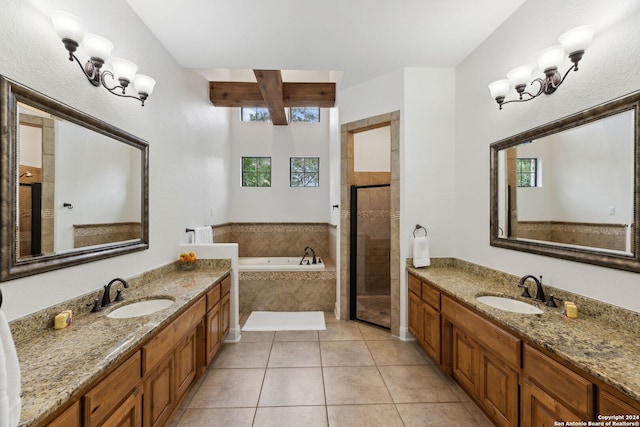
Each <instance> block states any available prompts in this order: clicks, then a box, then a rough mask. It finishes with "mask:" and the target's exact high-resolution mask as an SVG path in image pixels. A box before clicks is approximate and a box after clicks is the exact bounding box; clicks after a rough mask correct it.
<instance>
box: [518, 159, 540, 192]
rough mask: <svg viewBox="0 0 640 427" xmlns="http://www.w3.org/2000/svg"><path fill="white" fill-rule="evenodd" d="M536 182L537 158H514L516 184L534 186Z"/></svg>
mask: <svg viewBox="0 0 640 427" xmlns="http://www.w3.org/2000/svg"><path fill="white" fill-rule="evenodd" d="M537 182H538V159H531V158H520V159H516V185H517V186H518V187H536V186H537Z"/></svg>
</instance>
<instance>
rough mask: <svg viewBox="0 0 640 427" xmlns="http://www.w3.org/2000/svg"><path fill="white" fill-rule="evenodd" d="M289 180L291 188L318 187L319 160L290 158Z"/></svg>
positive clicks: (315, 158)
mask: <svg viewBox="0 0 640 427" xmlns="http://www.w3.org/2000/svg"><path fill="white" fill-rule="evenodd" d="M289 178H290V179H289V182H290V186H291V187H319V186H320V158H319V157H291V158H290V174H289Z"/></svg>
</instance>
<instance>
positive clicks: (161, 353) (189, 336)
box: [142, 298, 206, 427]
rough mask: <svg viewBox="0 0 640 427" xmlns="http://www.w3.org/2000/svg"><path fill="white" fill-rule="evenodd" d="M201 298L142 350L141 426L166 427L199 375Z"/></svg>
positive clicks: (202, 314) (203, 309) (202, 304)
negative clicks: (142, 421) (163, 426)
mask: <svg viewBox="0 0 640 427" xmlns="http://www.w3.org/2000/svg"><path fill="white" fill-rule="evenodd" d="M205 311H206V302H205V298H201V299H200V300H199V301H197V302H196V303H195V304H193V305H192V306H191V307H189V308H188V309H187V310H186V311H185V312H184V313H182V314H181V315H180V316H179V317H178V318H177V319H176V320H174V321H173V322H171V323H170V324H169V325H167V326H166V327H165V328H164V329H163V330H162V331H160V332H159V333H158V334H157V335H156V336H155V337H154V338H153V339H151V340H150V341H149V342H148V343H147V344H145V345H144V346H143V347H142V356H143V359H142V366H143V371H144V400H143V411H144V417H143V420H144V426H145V427H152V426H153V427H155V426H162V425H165V424H166V422H167V421H168V420H169V418H170V417H171V415H172V414H173V411H174V410H175V409H176V407H177V404H178V402H180V399H181V398H182V397H183V396H184V394H185V393H186V392H187V390H188V388H189V386H190V385H191V384H192V383H193V381H194V380H195V378H196V375H197V373H198V364H197V361H198V357H197V355H198V351H199V346H198V341H197V336H198V328H201V327H202V326H201V325H202V319H203V318H204V316H205Z"/></svg>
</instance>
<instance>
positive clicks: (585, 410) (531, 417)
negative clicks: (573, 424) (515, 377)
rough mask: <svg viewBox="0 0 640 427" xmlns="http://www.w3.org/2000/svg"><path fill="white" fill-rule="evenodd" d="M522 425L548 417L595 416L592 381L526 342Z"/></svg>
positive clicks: (570, 419) (566, 419)
mask: <svg viewBox="0 0 640 427" xmlns="http://www.w3.org/2000/svg"><path fill="white" fill-rule="evenodd" d="M522 374H523V382H522V425H523V426H532V427H535V426H539V425H541V424H540V422H541V421H543V420H545V419H552V418H554V419H556V420H564V421H580V420H583V421H584V420H592V419H593V416H594V408H593V396H594V394H593V393H594V388H593V383H592V382H591V381H589V380H587V379H586V378H584V377H582V376H581V375H579V374H578V373H576V372H574V371H573V370H571V369H569V368H567V367H565V366H564V365H562V364H560V363H558V362H557V361H555V360H554V359H552V358H551V357H549V356H547V355H545V354H543V353H542V352H540V351H538V350H537V349H535V348H533V347H532V346H530V345H528V344H525V345H524V351H523V357H522Z"/></svg>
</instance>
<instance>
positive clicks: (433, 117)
mask: <svg viewBox="0 0 640 427" xmlns="http://www.w3.org/2000/svg"><path fill="white" fill-rule="evenodd" d="M454 76H455V74H454V70H453V69H450V68H406V69H403V70H397V71H394V72H392V73H389V74H386V75H384V76H381V77H379V78H377V79H373V80H371V81H368V82H366V83H363V84H361V85H357V86H353V87H350V88H349V89H346V90H344V91H341V92H340V121H341V123H343V124H344V123H349V122H352V121H356V120H361V119H365V118H367V117H372V116H376V115H380V114H385V113H389V112H393V111H398V110H399V111H400V183H401V184H400V264H401V265H400V269H401V271H404V263H405V259H406V258H410V257H412V245H411V242H412V239H413V234H412V233H413V229H414V228H415V225H416V224H421V225H423V226H424V227H426V228H427V230H428V232H429V239H430V249H431V255H432V256H433V257H447V256H454V255H455V253H454V235H455V228H454V226H455V216H456V213H455V210H454V202H455V195H454V189H455V182H454V178H455V176H454V168H453V162H454V153H455V117H454V99H455V96H454V95H455V80H454ZM434 82H437V83H434ZM406 289H407V286H406V275H405V274H401V275H400V290H401V291H400V292H401V294H400V307H401V309H400V334H401V336H406V334H407V331H406V329H407V328H406V326H407V325H406V301H407V292H406Z"/></svg>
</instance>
